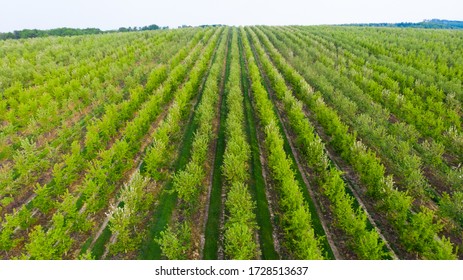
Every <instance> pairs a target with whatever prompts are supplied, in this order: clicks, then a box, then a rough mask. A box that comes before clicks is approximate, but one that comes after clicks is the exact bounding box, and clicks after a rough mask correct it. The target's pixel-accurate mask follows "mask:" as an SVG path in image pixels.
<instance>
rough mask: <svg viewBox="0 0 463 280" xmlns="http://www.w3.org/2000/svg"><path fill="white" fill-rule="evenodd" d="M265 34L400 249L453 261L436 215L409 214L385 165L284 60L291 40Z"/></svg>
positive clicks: (405, 199) (295, 88)
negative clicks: (393, 229)
mask: <svg viewBox="0 0 463 280" xmlns="http://www.w3.org/2000/svg"><path fill="white" fill-rule="evenodd" d="M265 33H266V35H267V36H268V38H269V39H270V41H271V42H272V44H273V45H274V46H275V47H276V48H277V49H278V50H279V52H281V53H282V54H283V56H282V57H284V59H283V58H282V59H280V60H275V63H276V66H277V68H278V69H279V70H280V71H281V73H282V74H283V76H284V77H285V80H286V81H288V82H289V83H290V84H291V86H292V89H293V91H294V93H295V94H296V96H297V97H298V99H300V100H301V101H302V102H303V103H304V104H305V105H306V106H307V109H308V110H310V111H311V112H312V114H311V118H313V120H314V121H316V122H317V123H318V124H319V125H320V126H321V127H322V128H323V131H324V133H326V135H328V136H329V137H330V139H331V140H330V142H329V144H330V145H331V146H332V147H333V148H334V149H335V151H337V152H338V153H339V154H340V155H341V157H342V158H343V159H344V160H345V161H346V162H348V163H349V164H350V165H351V166H352V167H353V169H354V170H355V171H356V173H357V174H358V175H359V178H360V181H361V182H362V183H363V185H364V186H365V187H366V188H367V194H368V195H369V197H371V198H372V199H374V200H375V201H376V202H377V203H378V204H377V210H378V211H379V212H380V213H382V214H383V215H385V217H387V219H388V220H389V222H390V224H391V225H392V226H393V227H394V228H395V230H396V231H397V232H398V236H399V238H400V241H401V243H402V244H403V246H404V247H405V248H406V249H407V250H408V251H409V252H414V253H416V254H418V255H419V256H420V257H422V258H428V259H455V258H456V254H455V253H454V248H453V244H452V243H451V242H450V241H449V240H448V239H447V238H445V237H442V238H436V236H437V235H438V234H439V233H440V231H441V229H442V225H441V224H440V223H439V222H436V221H435V213H434V212H433V211H431V210H429V209H427V208H423V209H421V211H420V212H414V211H412V204H411V202H412V198H411V197H410V196H409V195H408V194H406V193H405V192H402V191H399V190H397V188H396V187H395V184H394V183H393V180H392V177H391V176H386V174H385V168H384V165H383V164H382V163H381V162H380V160H379V159H378V158H377V156H376V154H375V153H374V152H373V151H372V150H369V149H367V148H366V147H365V145H364V144H363V143H362V142H361V141H359V140H357V139H356V136H355V134H352V133H350V132H349V128H348V126H346V125H345V124H344V123H343V122H342V121H341V120H340V118H339V116H338V114H337V112H336V111H335V110H333V109H332V108H330V107H329V106H327V105H326V103H325V101H324V100H323V99H324V96H323V95H322V94H321V93H320V92H317V91H315V92H314V91H313V90H309V91H308V90H307V89H311V87H310V86H309V85H308V83H307V81H306V80H305V79H304V78H303V76H301V75H300V74H299V73H297V72H296V71H295V69H294V68H293V67H292V66H290V65H289V64H287V62H286V59H288V61H291V60H292V59H291V55H290V52H289V50H291V51H293V50H295V49H298V48H299V47H298V46H296V45H294V43H292V42H291V41H290V40H287V41H285V43H284V44H283V43H281V42H279V41H278V40H276V37H275V36H273V35H272V34H271V33H270V32H269V31H267V30H265ZM293 63H294V62H293ZM296 65H297V66H298V67H297V70H299V71H301V73H305V71H302V64H296ZM304 65H305V64H304ZM424 229H426V230H424Z"/></svg>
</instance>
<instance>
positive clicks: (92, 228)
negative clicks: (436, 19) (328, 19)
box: [0, 26, 463, 259]
mask: <svg viewBox="0 0 463 280" xmlns="http://www.w3.org/2000/svg"><path fill="white" fill-rule="evenodd" d="M462 82H463V33H462V32H461V31H449V30H425V29H398V28H373V27H341V26H313V27H307V26H305V27H302V26H286V27H263V26H254V27H244V28H243V27H240V28H238V27H225V26H222V27H207V28H183V29H177V30H158V31H146V32H134V33H112V34H101V35H86V36H76V37H48V38H37V39H22V40H6V41H2V42H0V258H1V259H462V258H463V245H462V239H463V167H462V164H461V163H462V161H463V126H462V117H463V112H462V103H463V84H462Z"/></svg>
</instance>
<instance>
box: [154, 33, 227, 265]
mask: <svg viewBox="0 0 463 280" xmlns="http://www.w3.org/2000/svg"><path fill="white" fill-rule="evenodd" d="M220 31H221V32H220V34H217V37H216V39H215V41H214V42H213V43H212V44H211V45H210V46H209V48H208V52H207V55H206V56H203V57H202V59H201V61H200V64H198V65H199V66H201V68H199V69H200V70H201V71H200V72H197V73H194V72H192V73H190V77H194V81H195V86H194V87H195V89H194V90H193V91H192V92H191V93H190V96H189V98H192V97H193V96H194V95H193V94H198V92H200V93H199V96H198V99H199V100H200V101H199V104H198V106H197V109H196V110H195V112H194V115H193V118H194V119H193V121H192V122H191V123H190V125H192V126H193V127H194V128H196V130H195V131H194V134H193V136H192V137H193V139H192V145H191V149H190V154H189V155H190V157H189V161H188V162H187V163H186V165H185V167H184V168H182V169H180V170H177V171H176V173H175V174H174V175H173V178H172V181H173V186H172V190H171V191H172V192H174V193H175V194H176V197H177V198H178V203H177V209H176V210H175V211H176V215H173V216H174V218H172V219H171V220H170V221H169V222H168V226H167V228H165V229H164V230H163V231H162V232H161V233H160V234H159V236H156V237H155V241H156V242H157V243H158V244H159V245H160V247H161V251H162V255H163V256H164V257H166V258H167V259H187V258H191V256H192V255H193V254H194V250H195V249H197V248H195V245H194V242H193V234H192V230H191V229H192V227H196V228H197V229H200V228H201V226H200V225H201V224H202V222H199V221H195V220H194V219H193V218H194V217H195V216H196V217H197V215H196V214H197V212H198V211H201V210H203V209H202V206H201V200H200V196H201V195H202V194H204V192H205V191H206V190H207V189H206V186H205V185H204V181H205V179H206V175H207V172H206V170H207V167H206V160H207V155H208V152H209V149H210V143H211V140H212V138H213V120H214V118H215V117H216V115H217V113H218V112H217V102H218V100H219V82H220V79H219V78H220V76H221V73H222V67H223V59H224V57H225V46H226V43H227V42H226V40H225V39H224V38H223V37H224V35H223V29H220ZM219 42H220V43H219ZM211 61H213V63H212V64H211ZM208 68H209V69H208ZM203 77H206V81H205V83H204V84H203V85H202V86H203V88H199V86H200V82H201V80H202V79H203ZM186 101H187V100H185V101H183V102H181V103H179V104H184V105H183V109H182V114H181V115H180V116H183V118H185V117H187V116H188V115H189V114H188V113H187V112H188V111H187V110H186V109H188V107H187V105H188V104H187V102H186ZM177 123H178V121H177ZM180 128H181V126H178V129H179V130H180ZM152 152H153V153H158V152H159V151H158V150H153V151H152ZM146 163H147V166H148V165H149V164H150V162H149V161H147V162H146ZM175 217H178V218H175Z"/></svg>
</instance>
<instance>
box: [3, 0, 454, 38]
mask: <svg viewBox="0 0 463 280" xmlns="http://www.w3.org/2000/svg"><path fill="white" fill-rule="evenodd" d="M1 2H2V3H1V4H0V32H8V31H13V30H21V29H26V28H28V29H34V28H36V29H51V28H58V27H73V28H86V27H96V28H100V29H102V30H109V29H117V28H119V27H129V26H131V27H133V26H145V25H150V24H157V25H159V26H169V27H171V28H174V27H177V26H180V25H184V24H185V25H192V26H197V25H202V24H227V25H290V24H297V25H318V24H342V23H378V22H389V23H394V22H420V21H422V20H424V19H433V18H439V19H449V20H463V13H462V11H463V1H462V0H439V1H437V0H434V1H429V0H409V1H408V0H381V1H378V0H350V1H347V0H344V1H343V0H318V1H315V0H279V1H277V0H191V1H187V0H162V1H159V0H151V1H150V0H128V1H127V0H125V1H123V0H2V1H1Z"/></svg>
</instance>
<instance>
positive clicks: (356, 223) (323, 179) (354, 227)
mask: <svg viewBox="0 0 463 280" xmlns="http://www.w3.org/2000/svg"><path fill="white" fill-rule="evenodd" d="M247 31H248V33H249V34H250V36H251V38H252V42H253V44H254V46H255V49H256V51H257V53H258V54H259V59H260V61H261V63H262V65H263V68H264V70H265V72H266V75H267V76H268V77H269V80H270V81H271V84H272V87H273V89H274V91H275V95H276V97H277V98H278V99H279V100H280V102H282V103H283V104H284V113H285V114H286V115H287V118H288V120H289V125H290V126H291V128H292V130H293V131H294V132H295V134H296V137H297V139H298V141H299V142H300V146H301V149H300V150H301V151H303V153H304V155H305V156H306V157H307V159H308V163H309V164H308V165H309V167H310V168H311V169H312V170H314V171H315V172H317V173H316V176H317V181H318V182H319V184H320V185H321V186H322V187H321V188H320V189H321V190H322V192H323V193H324V195H326V196H327V198H328V199H329V201H330V202H331V203H332V204H331V211H332V213H333V214H334V216H335V217H336V221H337V225H338V227H339V228H340V229H341V230H343V231H344V232H345V233H346V234H347V235H348V236H349V240H350V242H349V245H350V246H351V247H352V248H353V251H354V252H356V254H357V256H358V257H359V258H360V259H382V258H384V257H388V255H387V254H386V253H385V251H384V249H383V247H384V243H383V241H382V240H381V239H380V237H379V235H378V233H377V232H376V231H375V230H374V229H373V230H369V229H368V226H367V217H366V214H365V212H364V210H363V209H361V208H359V209H356V208H355V207H354V205H353V203H354V198H353V197H352V196H351V195H349V194H348V193H347V191H346V186H345V183H344V181H343V179H342V177H341V174H342V173H341V172H340V171H339V170H337V169H336V168H335V167H334V166H331V167H330V166H329V161H328V158H327V155H326V153H325V151H324V145H323V143H322V141H321V139H320V138H319V137H318V135H317V134H316V133H315V131H314V128H313V127H312V126H311V124H310V122H309V120H308V119H307V117H305V113H304V110H303V105H302V103H301V102H300V101H299V100H297V99H296V98H295V97H294V96H293V95H292V93H291V91H290V89H289V88H288V87H287V86H286V82H285V80H284V78H283V76H282V75H281V74H280V73H279V72H278V70H276V69H275V66H274V65H273V64H272V62H271V61H270V59H269V57H268V56H267V54H266V53H265V51H264V49H263V48H262V47H261V45H260V42H259V41H258V39H257V36H256V35H255V33H254V31H253V30H251V29H248V30H247ZM256 32H258V33H259V35H260V39H261V42H263V44H264V45H265V47H266V48H267V51H268V53H269V55H270V56H272V57H274V59H276V60H280V61H281V59H282V58H281V56H280V55H279V53H278V52H277V51H276V49H275V48H274V47H273V46H272V45H271V44H270V42H269V41H268V39H267V38H266V37H265V35H264V34H263V33H261V32H260V31H259V30H256ZM307 90H310V89H307Z"/></svg>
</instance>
